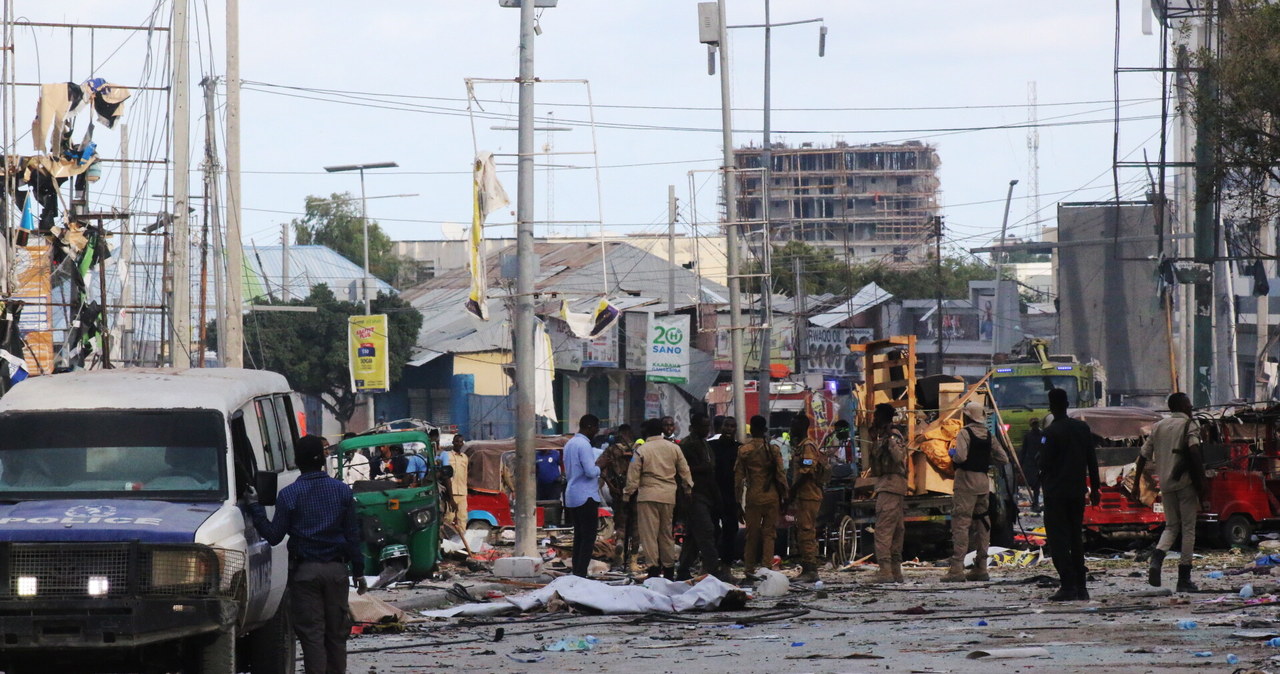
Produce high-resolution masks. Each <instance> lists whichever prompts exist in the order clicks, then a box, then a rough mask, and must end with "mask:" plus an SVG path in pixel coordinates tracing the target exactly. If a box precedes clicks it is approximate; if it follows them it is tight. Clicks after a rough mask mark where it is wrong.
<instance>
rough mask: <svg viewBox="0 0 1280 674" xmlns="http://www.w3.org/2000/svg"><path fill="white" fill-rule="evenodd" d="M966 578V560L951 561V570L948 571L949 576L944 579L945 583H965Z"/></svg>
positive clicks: (954, 559)
mask: <svg viewBox="0 0 1280 674" xmlns="http://www.w3.org/2000/svg"><path fill="white" fill-rule="evenodd" d="M964 581H965V577H964V559H963V558H961V559H956V558H954V557H953V558H952V559H951V568H949V569H947V575H945V576H943V577H942V582H944V583H963V582H964Z"/></svg>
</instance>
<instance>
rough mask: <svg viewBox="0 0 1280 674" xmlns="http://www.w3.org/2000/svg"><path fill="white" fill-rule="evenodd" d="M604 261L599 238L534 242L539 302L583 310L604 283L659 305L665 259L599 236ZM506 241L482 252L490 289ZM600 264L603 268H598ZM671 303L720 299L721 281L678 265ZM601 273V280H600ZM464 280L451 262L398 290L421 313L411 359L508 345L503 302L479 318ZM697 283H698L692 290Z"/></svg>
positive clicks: (619, 293)
mask: <svg viewBox="0 0 1280 674" xmlns="http://www.w3.org/2000/svg"><path fill="white" fill-rule="evenodd" d="M605 246H606V248H605V255H604V266H603V267H602V260H601V254H600V243H598V242H571V243H555V242H547V243H535V244H534V251H535V252H536V253H537V254H538V255H539V256H540V261H539V267H540V269H541V274H540V275H539V278H538V282H537V283H536V287H537V288H538V290H539V291H541V292H542V294H543V309H544V311H547V312H554V311H558V310H559V304H560V300H561V299H567V300H569V307H570V309H571V310H572V311H576V312H586V311H591V310H593V309H594V308H595V305H596V302H598V301H599V299H600V297H601V296H602V295H603V294H604V291H605V290H606V288H607V289H608V293H607V295H608V297H609V299H610V300H611V301H613V303H614V305H615V306H617V307H618V308H619V309H621V310H627V309H631V308H638V307H646V308H647V307H648V306H649V305H652V306H653V307H654V308H655V309H662V310H665V308H666V305H667V281H668V270H669V269H670V268H671V266H670V265H669V264H668V263H667V261H666V260H664V259H662V258H660V257H658V256H656V255H651V254H649V253H647V252H645V251H643V250H641V249H639V248H636V247H635V246H631V245H629V244H626V243H620V242H609V243H606V244H605ZM514 254H515V247H514V246H508V247H507V248H504V249H503V250H501V251H498V252H497V253H494V254H492V255H490V256H489V257H488V258H487V260H486V264H487V269H488V272H489V287H490V290H491V295H493V294H496V293H494V292H493V291H494V290H499V291H500V288H501V287H502V286H501V285H500V274H501V259H502V256H503V255H514ZM602 269H604V270H607V276H606V275H604V274H602V271H601V270H602ZM675 272H676V274H675V277H676V300H677V301H676V305H677V306H678V307H682V306H688V305H690V304H693V303H696V302H697V301H699V300H700V301H702V302H713V303H718V302H723V301H724V300H723V299H722V296H727V295H728V289H726V288H724V287H723V286H721V285H720V284H718V283H714V282H712V281H708V280H706V279H702V283H701V285H699V284H698V280H699V278H698V276H697V275H696V274H694V273H693V272H691V271H690V270H688V269H685V268H683V267H677V268H676V270H675ZM606 279H607V283H608V285H607V286H606V285H605V282H606ZM470 285H471V274H470V272H468V271H467V270H466V269H455V270H450V271H448V272H446V273H444V274H442V275H440V276H438V277H436V278H433V279H429V280H427V281H425V282H423V283H420V284H418V285H416V286H414V287H412V288H409V289H407V290H405V291H404V292H403V293H401V297H402V298H404V299H405V300H407V301H409V302H410V303H411V304H412V305H413V306H414V308H416V309H417V310H418V311H419V312H421V313H422V330H421V332H419V333H418V340H417V342H416V344H415V346H414V351H413V354H412V355H411V356H410V359H409V364H410V365H421V364H423V363H427V362H430V361H431V360H434V359H435V358H437V357H439V356H440V355H442V354H444V353H475V352H480V351H495V350H499V349H509V348H511V329H510V326H509V324H508V320H509V318H510V317H509V315H508V313H507V307H506V302H504V301H502V300H498V299H493V298H492V297H491V299H490V300H489V320H488V321H481V320H480V319H478V318H476V317H475V316H473V315H471V314H470V313H468V312H466V311H464V310H463V304H464V303H465V302H466V298H467V295H468V293H469V289H470ZM699 290H700V291H701V293H700V296H699Z"/></svg>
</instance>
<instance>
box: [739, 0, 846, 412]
mask: <svg viewBox="0 0 1280 674" xmlns="http://www.w3.org/2000/svg"><path fill="white" fill-rule="evenodd" d="M721 23H723V18H722V20H721ZM806 23H822V18H821V17H819V18H816V19H804V20H802V21H784V22H781V23H773V22H772V21H771V20H770V18H769V0H764V23H756V24H745V25H740V26H729V28H763V29H764V106H763V107H764V110H763V117H764V120H763V121H764V133H763V134H762V135H763V139H762V140H763V147H761V148H760V167H761V172H760V178H761V181H760V196H761V201H762V202H763V206H764V207H763V209H762V211H763V216H764V223H763V225H762V238H763V240H762V241H761V244H760V261H761V267H763V272H764V273H763V275H762V276H761V277H760V279H761V280H760V376H759V382H758V386H757V387H756V391H757V393H756V395H757V397H758V400H759V401H760V415H761V416H763V417H764V418H766V419H768V418H769V409H770V405H769V380H770V378H771V375H772V372H771V371H770V369H769V366H770V365H771V364H772V363H773V353H772V351H773V283H772V280H773V227H772V213H771V211H772V210H773V201H772V199H770V188H771V187H772V185H773V175H772V174H773V139H772V137H771V133H770V130H771V127H770V118H771V116H772V112H773V105H772V99H771V91H772V88H773V68H772V62H773V28H774V27H775V26H797V25H801V24H806ZM722 51H723V50H722ZM826 51H827V27H826V26H825V25H824V26H822V28H821V29H820V30H819V31H818V56H819V57H822V56H826ZM791 238H792V239H795V231H794V230H793V231H792V232H791Z"/></svg>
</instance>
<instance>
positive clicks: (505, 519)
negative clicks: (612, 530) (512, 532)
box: [466, 435, 613, 532]
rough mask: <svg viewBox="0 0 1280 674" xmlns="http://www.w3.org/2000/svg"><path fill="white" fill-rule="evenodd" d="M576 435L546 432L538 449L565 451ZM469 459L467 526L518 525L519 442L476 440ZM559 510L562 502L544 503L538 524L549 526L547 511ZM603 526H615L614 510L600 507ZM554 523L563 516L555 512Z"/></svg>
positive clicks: (539, 439)
mask: <svg viewBox="0 0 1280 674" xmlns="http://www.w3.org/2000/svg"><path fill="white" fill-rule="evenodd" d="M571 437H573V436H568V435H542V436H538V437H537V439H536V443H537V444H536V445H535V448H536V449H555V450H559V451H561V452H563V451H564V446H565V443H567V442H568V441H569V438H571ZM466 453H467V458H468V459H469V461H468V463H467V528H468V529H481V530H487V531H490V532H496V531H501V530H503V529H509V528H512V527H514V526H515V520H514V519H513V518H512V516H511V496H512V494H513V493H514V487H515V485H514V484H513V482H512V479H511V477H510V475H511V468H512V466H513V464H514V462H515V453H516V441H515V439H514V438H506V439H503V440H473V441H471V442H468V443H467V446H466ZM548 510H559V505H554V506H553V505H552V504H550V503H547V504H545V505H542V504H540V505H539V506H538V509H537V522H538V527H539V528H542V527H545V526H548V525H547V519H548V517H547V511H548ZM600 518H601V528H602V529H604V528H605V525H606V523H608V524H609V526H612V521H613V511H612V510H610V509H608V508H603V507H602V508H600ZM550 519H551V521H552V522H553V523H556V524H558V523H559V520H560V517H559V516H558V515H556V514H552V516H551V517H550Z"/></svg>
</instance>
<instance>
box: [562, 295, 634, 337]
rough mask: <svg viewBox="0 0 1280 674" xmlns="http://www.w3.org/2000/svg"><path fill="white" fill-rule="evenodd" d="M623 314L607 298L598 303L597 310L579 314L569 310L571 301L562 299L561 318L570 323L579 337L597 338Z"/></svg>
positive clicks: (571, 330)
mask: <svg viewBox="0 0 1280 674" xmlns="http://www.w3.org/2000/svg"><path fill="white" fill-rule="evenodd" d="M621 315H622V312H621V311H618V308H617V307H615V306H613V304H611V303H610V302H609V300H607V299H601V300H600V302H599V303H597V304H596V309H595V311H592V312H591V313H589V314H579V313H574V312H572V311H569V301H568V300H561V301H560V318H561V319H562V320H564V322H565V323H567V324H568V325H569V332H570V333H572V334H573V336H574V337H577V338H578V339H595V338H596V337H599V336H600V334H601V333H603V332H604V331H605V330H608V329H609V328H610V327H612V326H613V324H614V323H616V322H617V321H618V317H619V316H621Z"/></svg>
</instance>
